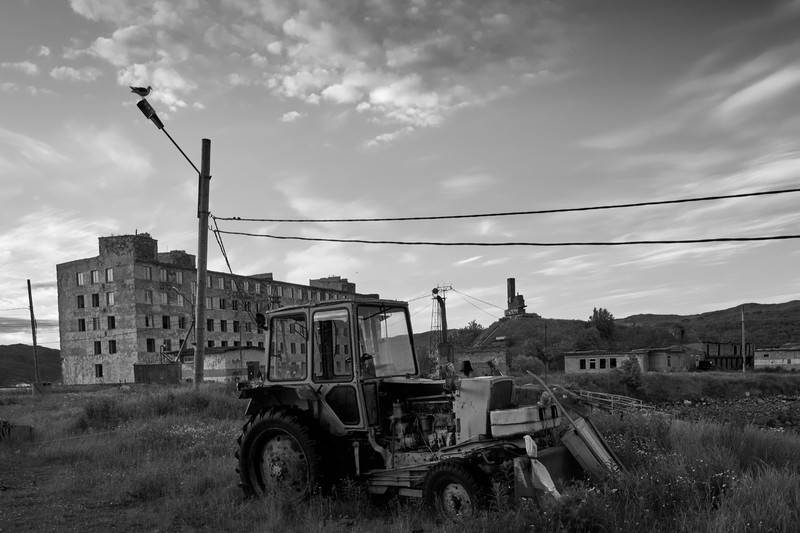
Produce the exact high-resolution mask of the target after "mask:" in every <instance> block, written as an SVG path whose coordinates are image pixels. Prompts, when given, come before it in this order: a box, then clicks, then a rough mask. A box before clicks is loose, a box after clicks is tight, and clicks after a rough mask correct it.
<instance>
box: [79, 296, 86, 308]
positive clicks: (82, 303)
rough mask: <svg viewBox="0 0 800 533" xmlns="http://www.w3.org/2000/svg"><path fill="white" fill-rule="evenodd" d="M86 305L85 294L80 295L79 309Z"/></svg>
mask: <svg viewBox="0 0 800 533" xmlns="http://www.w3.org/2000/svg"><path fill="white" fill-rule="evenodd" d="M84 307H86V301H85V299H84V297H83V294H79V295H78V309H83V308H84Z"/></svg>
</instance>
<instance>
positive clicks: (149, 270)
mask: <svg viewBox="0 0 800 533" xmlns="http://www.w3.org/2000/svg"><path fill="white" fill-rule="evenodd" d="M144 279H149V280H152V279H153V267H144Z"/></svg>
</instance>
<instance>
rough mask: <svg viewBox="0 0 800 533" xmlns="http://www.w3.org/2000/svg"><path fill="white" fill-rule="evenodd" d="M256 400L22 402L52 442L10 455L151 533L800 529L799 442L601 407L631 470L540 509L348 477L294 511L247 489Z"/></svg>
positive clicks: (47, 487) (173, 396) (174, 396)
mask: <svg viewBox="0 0 800 533" xmlns="http://www.w3.org/2000/svg"><path fill="white" fill-rule="evenodd" d="M243 408H244V402H240V401H239V400H237V399H236V397H235V393H234V392H232V391H231V390H230V389H228V388H225V387H220V386H207V387H204V388H201V389H200V390H199V391H195V390H192V389H190V388H183V387H175V388H161V387H135V388H133V389H132V390H130V391H127V392H125V391H122V390H120V389H107V390H98V391H93V392H90V393H86V394H81V393H72V392H56V393H52V394H50V395H47V396H42V397H33V398H31V397H28V398H22V399H20V400H19V401H18V402H17V401H16V399H15V402H10V403H5V404H3V405H0V418H5V419H10V420H13V421H14V422H16V423H19V424H28V425H33V426H34V427H35V428H36V430H37V435H38V437H37V440H36V441H35V442H33V443H32V444H31V445H30V446H29V447H28V449H26V450H23V451H22V452H21V454H20V455H15V451H14V450H10V449H6V448H4V447H3V446H0V460H11V459H14V460H17V459H19V457H20V456H22V457H23V458H24V460H27V461H38V462H41V463H44V464H46V465H48V468H49V469H51V470H52V475H49V476H47V477H46V478H43V479H42V480H41V481H40V483H39V485H38V490H39V491H40V495H41V497H42V498H47V497H49V496H55V495H58V494H62V495H63V494H71V495H73V496H74V497H75V498H78V499H81V501H86V502H94V505H96V506H97V507H95V508H94V511H93V512H95V513H97V512H102V510H103V509H106V510H107V512H109V513H114V512H115V511H114V510H115V509H127V510H131V509H133V510H135V511H136V512H135V516H136V524H127V526H130V528H129V529H137V530H155V529H158V530H162V531H163V530H170V531H172V530H189V531H191V530H200V529H207V530H212V531H236V532H241V531H267V532H270V531H275V532H278V531H280V532H284V531H285V532H306V531H325V532H326V533H328V532H334V533H335V532H371V531H382V532H385V533H393V532H397V533H400V532H403V533H406V532H409V531H425V532H426V533H428V532H453V533H456V532H457V533H472V532H478V531H482V532H483V531H498V532H499V531H556V532H571V531H597V532H601V531H602V532H611V531H619V532H628V531H635V532H643V531H656V532H659V531H664V532H666V531H686V532H690V531H691V532H694V531H700V532H723V531H725V532H728V531H793V530H794V527H795V524H797V523H800V522H798V520H800V516H799V515H800V439H798V437H797V436H794V435H791V434H783V433H776V432H767V431H761V430H758V429H756V428H751V427H744V428H732V427H727V426H723V425H719V424H712V423H692V422H683V421H675V420H672V419H670V418H666V417H658V416H644V415H625V416H624V417H623V418H620V417H619V416H610V415H600V414H598V415H595V416H594V420H595V422H596V425H597V426H598V427H599V428H600V431H601V433H603V434H604V435H605V437H606V440H607V441H608V442H609V444H610V446H611V447H612V448H613V449H614V451H615V452H616V454H617V455H618V456H619V458H620V460H621V462H622V463H623V465H624V466H625V467H626V470H625V471H624V472H622V473H620V474H619V475H617V476H613V477H611V476H609V477H591V478H589V479H586V480H584V481H581V482H577V483H574V484H572V485H570V486H569V487H567V488H566V490H564V491H563V497H562V498H561V499H559V500H554V499H548V500H545V501H543V502H542V503H541V505H538V506H537V505H532V504H530V503H526V504H524V505H521V506H518V507H516V508H510V507H508V506H507V505H506V504H505V503H504V495H497V496H496V497H495V498H490V502H489V504H490V505H489V506H488V509H486V510H485V511H483V512H482V513H480V514H479V515H478V516H477V517H475V518H474V519H472V520H470V521H468V522H460V521H442V520H439V519H437V518H436V517H433V516H431V513H430V512H429V511H428V510H427V509H426V508H425V507H424V506H422V504H421V502H420V501H418V500H398V499H394V500H391V501H389V502H388V503H386V504H384V505H374V504H373V503H371V501H370V498H369V497H368V495H367V494H366V492H365V491H364V488H363V487H362V486H361V485H360V484H357V483H354V482H345V483H342V484H341V485H340V486H338V487H337V488H336V489H335V490H334V491H333V492H332V493H331V494H326V495H320V496H316V497H314V498H312V499H311V500H310V501H308V502H305V503H303V504H301V505H298V506H294V507H283V506H281V505H280V504H279V503H278V502H277V501H275V500H273V499H270V498H265V499H261V500H253V499H245V498H243V496H242V493H241V491H240V490H239V488H238V477H237V475H236V473H235V471H234V469H235V460H234V458H233V453H234V449H235V443H236V437H237V435H238V433H239V431H240V430H241V423H242V417H241V413H242V411H243ZM126 516H129V515H126ZM134 526H135V527H134ZM120 527H122V528H123V529H125V528H126V524H120Z"/></svg>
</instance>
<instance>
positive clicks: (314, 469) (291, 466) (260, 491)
mask: <svg viewBox="0 0 800 533" xmlns="http://www.w3.org/2000/svg"><path fill="white" fill-rule="evenodd" d="M238 442H239V450H238V451H237V452H236V457H237V458H238V459H239V467H238V468H237V470H238V472H239V477H240V479H241V484H242V488H243V489H244V491H245V492H246V493H248V494H251V495H255V496H258V497H264V496H267V495H270V496H273V497H275V498H277V499H278V500H280V501H281V502H284V503H290V504H291V503H296V502H299V501H301V500H303V499H304V498H307V497H308V496H309V495H310V494H311V493H312V492H313V491H314V490H315V489H316V487H317V486H318V485H319V484H320V481H321V460H320V456H319V453H318V450H317V444H316V442H315V440H314V438H313V436H312V434H311V428H310V427H309V425H308V424H306V423H304V422H303V420H302V419H301V417H300V415H299V413H297V412H292V411H290V410H288V409H285V408H281V407H272V408H269V409H265V410H264V411H261V412H260V413H259V414H257V415H254V416H253V417H251V418H250V420H249V421H248V422H247V423H246V424H245V425H244V427H243V428H242V434H241V435H240V436H239V440H238Z"/></svg>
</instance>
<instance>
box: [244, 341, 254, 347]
mask: <svg viewBox="0 0 800 533" xmlns="http://www.w3.org/2000/svg"><path fill="white" fill-rule="evenodd" d="M244 345H245V346H248V347H249V346H252V345H253V341H247V342H246V343H244Z"/></svg>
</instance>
